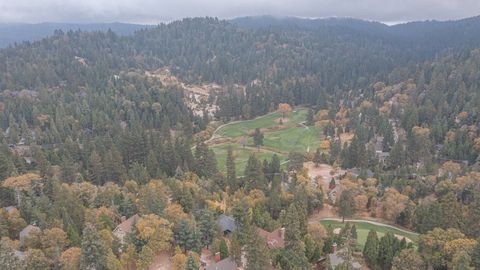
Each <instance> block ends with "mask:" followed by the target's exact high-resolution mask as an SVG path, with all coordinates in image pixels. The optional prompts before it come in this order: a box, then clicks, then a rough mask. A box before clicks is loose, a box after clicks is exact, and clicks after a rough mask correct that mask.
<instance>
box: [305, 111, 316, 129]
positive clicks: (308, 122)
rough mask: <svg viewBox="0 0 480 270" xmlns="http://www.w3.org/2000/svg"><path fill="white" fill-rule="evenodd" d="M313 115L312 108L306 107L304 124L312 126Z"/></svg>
mask: <svg viewBox="0 0 480 270" xmlns="http://www.w3.org/2000/svg"><path fill="white" fill-rule="evenodd" d="M313 117H314V115H313V110H312V109H308V113H307V119H306V121H305V124H306V125H307V126H313V124H314V122H315V120H314V119H313Z"/></svg>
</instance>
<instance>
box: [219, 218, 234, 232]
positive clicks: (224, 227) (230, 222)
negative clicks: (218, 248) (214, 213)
mask: <svg viewBox="0 0 480 270" xmlns="http://www.w3.org/2000/svg"><path fill="white" fill-rule="evenodd" d="M217 226H218V228H219V229H220V230H221V231H222V232H225V231H230V232H234V231H235V230H236V229H237V224H236V222H235V219H234V218H233V217H231V216H227V215H224V214H221V215H220V216H218V219H217Z"/></svg>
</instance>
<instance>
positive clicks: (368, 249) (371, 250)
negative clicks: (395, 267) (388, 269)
mask: <svg viewBox="0 0 480 270" xmlns="http://www.w3.org/2000/svg"><path fill="white" fill-rule="evenodd" d="M377 256H378V237H377V232H375V231H373V230H370V232H368V236H367V241H366V242H365V246H364V247H363V258H365V261H366V263H367V265H368V266H369V267H370V268H375V267H376V264H377Z"/></svg>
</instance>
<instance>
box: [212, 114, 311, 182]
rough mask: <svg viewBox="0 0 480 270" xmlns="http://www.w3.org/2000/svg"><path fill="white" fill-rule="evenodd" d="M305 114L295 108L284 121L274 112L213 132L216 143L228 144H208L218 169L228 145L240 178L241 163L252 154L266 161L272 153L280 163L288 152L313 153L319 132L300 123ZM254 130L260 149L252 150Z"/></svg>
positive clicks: (221, 169)
mask: <svg viewBox="0 0 480 270" xmlns="http://www.w3.org/2000/svg"><path fill="white" fill-rule="evenodd" d="M307 113H308V109H306V108H296V109H294V110H293V111H292V112H290V113H289V114H288V115H286V116H285V118H284V119H282V114H281V113H280V112H274V113H270V114H267V115H264V116H261V117H258V118H255V119H252V120H245V121H236V122H232V123H230V124H226V125H223V126H222V127H220V128H219V129H217V130H216V131H215V133H214V134H213V137H214V138H216V139H219V141H221V139H222V138H226V139H228V141H229V142H228V143H219V144H214V145H211V148H212V149H213V151H215V154H216V156H217V162H218V168H219V170H220V171H225V170H226V168H225V163H226V157H227V149H228V147H229V145H231V146H232V148H233V150H234V156H235V164H236V168H237V172H238V173H239V174H240V175H243V171H244V169H245V164H246V162H247V160H248V157H249V156H250V155H251V154H252V153H256V154H257V155H258V156H257V157H258V158H259V159H261V160H263V159H265V158H266V159H267V160H270V159H271V157H272V155H273V154H277V155H278V156H279V158H280V160H281V162H284V161H286V160H287V156H288V153H289V152H292V151H298V152H302V153H305V152H309V151H310V152H313V151H315V150H316V149H317V147H318V146H319V144H320V129H319V128H316V127H314V126H309V127H307V126H305V125H304V124H303V122H305V120H306V117H307ZM256 128H260V130H261V132H262V133H263V136H264V139H263V146H261V147H260V149H257V148H256V147H255V145H254V142H253V137H252V135H253V133H254V131H255V129H256ZM244 146H245V147H244Z"/></svg>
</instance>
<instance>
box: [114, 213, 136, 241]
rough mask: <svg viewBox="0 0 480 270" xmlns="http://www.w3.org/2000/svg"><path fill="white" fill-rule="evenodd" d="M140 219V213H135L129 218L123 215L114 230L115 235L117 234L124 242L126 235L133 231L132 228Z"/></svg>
mask: <svg viewBox="0 0 480 270" xmlns="http://www.w3.org/2000/svg"><path fill="white" fill-rule="evenodd" d="M138 219H139V216H138V215H133V216H131V217H130V218H129V219H126V217H122V220H121V221H122V222H121V223H120V224H118V226H117V227H116V228H115V229H114V230H113V235H115V236H116V237H117V238H118V239H119V240H120V241H121V242H122V243H123V242H124V241H125V237H127V236H128V235H129V234H130V233H131V232H132V228H133V226H134V225H135V223H137V221H138Z"/></svg>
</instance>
